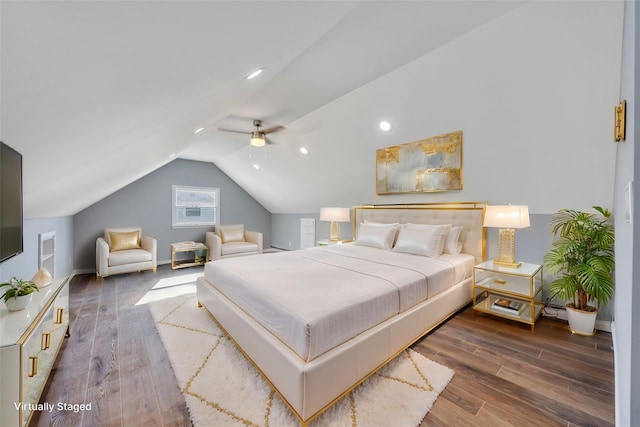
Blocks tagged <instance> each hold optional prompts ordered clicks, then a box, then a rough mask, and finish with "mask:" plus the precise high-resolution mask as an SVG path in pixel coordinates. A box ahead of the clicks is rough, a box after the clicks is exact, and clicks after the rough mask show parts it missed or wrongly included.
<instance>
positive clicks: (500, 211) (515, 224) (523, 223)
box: [483, 205, 529, 228]
mask: <svg viewBox="0 0 640 427" xmlns="http://www.w3.org/2000/svg"><path fill="white" fill-rule="evenodd" d="M483 225H484V226H485V227H497V228H527V227H529V207H528V206H524V205H515V206H514V205H506V206H487V208H486V210H485V212H484V224H483Z"/></svg>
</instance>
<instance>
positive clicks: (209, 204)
mask: <svg viewBox="0 0 640 427" xmlns="http://www.w3.org/2000/svg"><path fill="white" fill-rule="evenodd" d="M171 189H172V191H173V209H172V214H171V225H172V226H173V227H202V226H210V225H215V224H218V223H219V222H220V189H219V188H206V187H185V186H180V185H173V186H172V187H171Z"/></svg>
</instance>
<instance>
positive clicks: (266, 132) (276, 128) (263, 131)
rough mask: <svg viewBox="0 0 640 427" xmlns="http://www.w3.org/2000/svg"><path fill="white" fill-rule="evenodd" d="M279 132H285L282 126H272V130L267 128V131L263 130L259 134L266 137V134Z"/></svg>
mask: <svg viewBox="0 0 640 427" xmlns="http://www.w3.org/2000/svg"><path fill="white" fill-rule="evenodd" d="M281 130H285V127H284V126H274V127H272V128H269V129H263V130H262V131H261V132H262V133H264V134H265V135H266V134H268V133H273V132H279V131H281Z"/></svg>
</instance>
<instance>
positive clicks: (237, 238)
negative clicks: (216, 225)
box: [220, 226, 246, 243]
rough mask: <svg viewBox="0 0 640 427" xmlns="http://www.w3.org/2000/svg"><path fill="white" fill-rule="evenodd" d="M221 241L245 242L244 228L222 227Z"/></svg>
mask: <svg viewBox="0 0 640 427" xmlns="http://www.w3.org/2000/svg"><path fill="white" fill-rule="evenodd" d="M220 240H222V243H227V242H245V241H246V240H245V239H244V227H243V226H239V227H220Z"/></svg>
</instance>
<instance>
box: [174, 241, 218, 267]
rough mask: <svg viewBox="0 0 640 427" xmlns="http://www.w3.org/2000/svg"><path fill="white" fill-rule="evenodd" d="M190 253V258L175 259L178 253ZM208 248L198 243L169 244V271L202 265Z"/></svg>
mask: <svg viewBox="0 0 640 427" xmlns="http://www.w3.org/2000/svg"><path fill="white" fill-rule="evenodd" d="M185 252H192V253H193V256H191V257H186V258H184V257H180V256H178V257H176V254H178V253H185ZM208 252H209V248H208V247H207V245H205V244H204V243H200V242H178V243H172V244H171V269H172V270H175V269H177V268H184V267H193V266H194V265H203V264H204V263H205V262H206V260H207V253H208Z"/></svg>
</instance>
